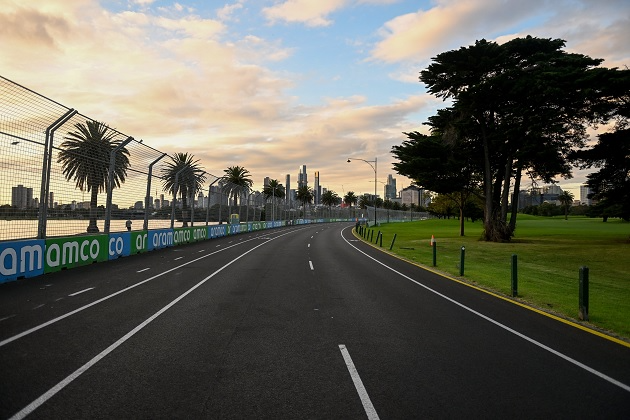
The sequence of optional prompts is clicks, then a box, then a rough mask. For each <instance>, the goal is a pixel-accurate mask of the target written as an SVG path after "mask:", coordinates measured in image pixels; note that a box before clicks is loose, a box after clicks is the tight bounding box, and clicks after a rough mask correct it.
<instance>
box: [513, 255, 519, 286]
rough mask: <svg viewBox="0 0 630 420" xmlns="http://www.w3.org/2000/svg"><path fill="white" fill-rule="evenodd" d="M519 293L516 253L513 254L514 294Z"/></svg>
mask: <svg viewBox="0 0 630 420" xmlns="http://www.w3.org/2000/svg"><path fill="white" fill-rule="evenodd" d="M517 295H518V264H517V257H516V254H512V296H517Z"/></svg>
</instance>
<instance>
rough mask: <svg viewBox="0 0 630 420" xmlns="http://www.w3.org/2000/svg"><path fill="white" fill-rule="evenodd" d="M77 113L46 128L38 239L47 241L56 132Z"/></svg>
mask: <svg viewBox="0 0 630 420" xmlns="http://www.w3.org/2000/svg"><path fill="white" fill-rule="evenodd" d="M76 113H77V111H76V110H74V109H69V110H68V111H67V112H66V113H65V114H63V115H62V116H61V117H59V118H58V119H57V121H55V122H53V123H52V124H51V125H49V126H48V128H46V140H45V143H44V160H43V162H42V184H41V189H40V190H39V191H40V192H39V217H38V221H37V237H38V238H39V239H46V222H47V220H48V208H49V207H50V206H49V205H48V200H49V199H50V170H51V165H52V148H53V140H54V136H55V130H57V129H58V128H59V127H61V126H62V125H63V124H65V123H66V121H68V120H69V119H70V118H72V117H73V116H74V115H75V114H76Z"/></svg>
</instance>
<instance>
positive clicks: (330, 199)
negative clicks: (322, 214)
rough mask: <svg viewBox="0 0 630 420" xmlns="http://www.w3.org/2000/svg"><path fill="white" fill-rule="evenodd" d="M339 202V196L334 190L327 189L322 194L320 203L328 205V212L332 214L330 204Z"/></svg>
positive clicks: (333, 204)
mask: <svg viewBox="0 0 630 420" xmlns="http://www.w3.org/2000/svg"><path fill="white" fill-rule="evenodd" d="M339 203H341V197H339V196H338V195H337V193H336V192H334V191H331V190H328V191H326V192H325V193H324V194H322V204H324V205H326V206H328V214H329V215H332V206H335V205H337V204H339Z"/></svg>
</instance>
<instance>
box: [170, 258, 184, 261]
mask: <svg viewBox="0 0 630 420" xmlns="http://www.w3.org/2000/svg"><path fill="white" fill-rule="evenodd" d="M182 258H184V257H177V258H173V261H177V260H181V259H182Z"/></svg>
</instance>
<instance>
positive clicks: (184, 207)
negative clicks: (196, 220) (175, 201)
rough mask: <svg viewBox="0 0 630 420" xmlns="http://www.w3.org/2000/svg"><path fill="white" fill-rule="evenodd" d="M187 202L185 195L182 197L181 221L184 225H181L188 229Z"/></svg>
mask: <svg viewBox="0 0 630 420" xmlns="http://www.w3.org/2000/svg"><path fill="white" fill-rule="evenodd" d="M187 201H188V200H186V195H182V220H183V221H184V223H183V224H182V227H188V217H190V216H189V214H188V209H187V207H188V203H187Z"/></svg>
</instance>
